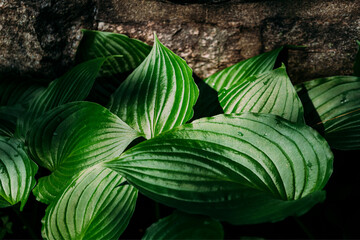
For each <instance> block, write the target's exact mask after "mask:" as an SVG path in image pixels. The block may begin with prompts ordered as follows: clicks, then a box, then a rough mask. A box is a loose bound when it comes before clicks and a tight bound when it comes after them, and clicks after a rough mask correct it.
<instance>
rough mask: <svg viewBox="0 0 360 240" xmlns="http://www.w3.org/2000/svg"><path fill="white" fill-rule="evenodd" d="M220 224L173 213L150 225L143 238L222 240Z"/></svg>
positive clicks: (150, 239) (198, 217)
mask: <svg viewBox="0 0 360 240" xmlns="http://www.w3.org/2000/svg"><path fill="white" fill-rule="evenodd" d="M223 238H224V230H223V227H222V225H221V223H220V222H218V221H216V220H214V219H212V218H209V217H205V216H200V215H190V214H187V213H184V212H180V211H175V212H174V213H173V214H171V215H170V216H168V217H166V218H163V219H160V220H159V221H158V222H157V223H154V224H153V225H151V226H150V227H149V228H148V229H147V230H146V233H145V235H144V236H143V238H142V239H143V240H146V239H149V240H152V239H158V240H161V239H223Z"/></svg>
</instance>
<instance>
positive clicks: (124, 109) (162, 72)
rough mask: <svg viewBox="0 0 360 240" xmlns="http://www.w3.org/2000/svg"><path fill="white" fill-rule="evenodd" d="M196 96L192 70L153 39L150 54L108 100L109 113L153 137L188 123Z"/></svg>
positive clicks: (147, 136)
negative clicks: (109, 100) (109, 101)
mask: <svg viewBox="0 0 360 240" xmlns="http://www.w3.org/2000/svg"><path fill="white" fill-rule="evenodd" d="M197 97H198V89H197V87H196V84H195V83H194V80H193V78H192V70H191V69H190V68H189V67H188V65H187V64H186V62H185V61H184V60H183V59H181V58H180V57H178V56H176V55H175V54H174V53H173V52H171V51H170V50H169V49H167V48H166V47H165V46H163V45H162V44H161V43H160V42H159V40H158V39H157V38H156V36H155V43H154V46H153V49H152V50H151V52H150V54H149V55H148V56H147V58H146V59H145V60H144V61H143V62H142V63H141V64H140V66H139V67H137V68H136V69H135V70H134V72H133V73H132V74H131V75H130V76H129V77H128V78H127V79H126V80H125V82H124V83H123V84H122V85H121V86H120V87H119V88H118V89H117V90H116V92H115V93H114V95H113V96H112V97H111V104H110V110H111V111H112V112H113V113H115V114H116V115H118V116H119V117H120V118H121V119H122V120H124V121H125V122H126V123H127V124H129V125H130V126H131V127H133V128H135V129H136V130H138V131H139V132H141V133H143V134H144V135H145V137H146V138H152V137H154V136H156V135H158V134H160V133H161V132H164V131H167V130H170V129H172V128H174V127H176V126H179V125H181V124H183V123H185V122H186V121H188V120H190V118H191V117H192V116H193V109H192V108H193V106H194V104H195V102H196V99H197Z"/></svg>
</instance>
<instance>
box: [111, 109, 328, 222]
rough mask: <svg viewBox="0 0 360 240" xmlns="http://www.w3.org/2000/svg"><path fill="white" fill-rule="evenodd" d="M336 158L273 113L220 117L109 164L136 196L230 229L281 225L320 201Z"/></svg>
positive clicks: (316, 138)
mask: <svg viewBox="0 0 360 240" xmlns="http://www.w3.org/2000/svg"><path fill="white" fill-rule="evenodd" d="M332 162H333V155H332V153H331V151H330V149H329V146H328V145H327V143H326V141H325V140H324V139H323V138H322V137H321V136H320V135H319V134H318V133H317V132H316V131H315V130H313V129H312V128H310V127H308V126H307V125H304V124H299V123H292V122H289V121H287V120H285V119H283V118H280V117H277V116H274V115H270V114H254V113H243V114H239V115H218V116H216V117H213V118H205V119H200V120H197V121H195V122H193V123H191V124H186V125H183V126H181V127H178V128H176V129H174V130H172V131H169V132H167V133H164V134H161V135H159V136H158V137H156V138H153V139H150V140H148V141H145V142H142V143H140V144H138V145H137V146H135V147H133V148H131V149H130V150H128V151H126V152H125V153H124V154H122V155H121V156H120V158H116V159H114V160H112V161H110V162H108V163H107V166H109V167H110V168H111V169H114V170H115V171H118V172H119V173H120V174H122V175H123V176H124V177H125V178H126V179H127V180H128V181H129V182H130V183H131V184H133V185H134V186H136V187H137V188H138V189H139V191H140V192H142V193H143V194H145V195H147V196H149V197H150V198H153V199H154V200H156V201H159V202H161V203H163V204H166V205H169V206H172V207H176V208H178V209H180V210H183V211H186V212H191V213H198V214H205V215H209V216H212V217H215V218H219V219H221V220H226V221H229V222H231V223H234V224H252V223H260V222H266V221H278V220H281V219H283V218H285V217H287V216H290V215H300V214H303V213H305V212H306V211H307V210H309V209H310V208H311V207H312V206H313V205H314V204H316V203H317V202H319V201H322V200H324V197H325V193H324V192H323V191H322V188H323V187H324V186H325V184H326V182H327V181H328V179H329V177H330V175H331V172H332Z"/></svg>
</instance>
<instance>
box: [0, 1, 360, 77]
mask: <svg viewBox="0 0 360 240" xmlns="http://www.w3.org/2000/svg"><path fill="white" fill-rule="evenodd" d="M81 28H90V29H97V30H103V31H112V32H118V33H123V34H126V35H128V36H130V37H134V38H138V39H140V40H143V41H145V42H147V43H149V44H152V41H153V32H156V33H157V35H158V37H159V39H160V41H162V42H163V43H164V44H165V45H166V46H167V47H169V48H170V49H172V50H173V51H174V52H175V53H177V54H179V55H180V56H181V57H183V58H185V59H186V60H187V61H188V63H189V65H190V66H191V67H192V68H193V70H194V72H195V73H196V74H197V75H198V76H200V77H202V78H205V77H207V76H209V75H211V74H212V73H214V72H216V71H218V70H220V69H223V68H225V67H227V66H230V65H232V64H235V63H236V62H238V61H240V60H243V59H246V58H249V57H252V56H254V55H257V54H259V53H262V52H264V51H269V50H271V49H273V48H275V47H278V46H281V45H284V44H292V45H305V46H307V48H305V49H299V50H289V52H288V65H289V68H288V71H289V74H290V76H291V78H292V80H293V81H294V82H298V81H304V80H309V79H312V78H315V77H319V76H330V75H339V74H351V72H352V65H353V60H354V57H355V53H356V50H357V45H356V43H355V40H358V39H360V1H358V0H334V1H325V0H319V1H306V0H304V1H300V0H292V1H271V0H269V1H255V0H252V1H241V0H228V1H226V0H213V1H206V0H198V1H191V0H188V1H181V0H177V1H176V0H172V1H165V0H164V1H159V0H131V1H130V0H98V1H95V0H76V1H75V0H61V1H51V0H38V1H31V0H24V1H19V0H8V1H6V0H5V1H4V0H1V1H0V30H1V35H0V71H8V70H11V71H18V72H20V73H22V74H38V75H43V76H45V77H54V76H58V75H59V74H61V73H63V72H64V71H65V70H66V69H68V68H69V67H70V66H71V63H72V60H73V57H74V53H75V49H76V46H77V44H78V41H79V39H80V38H81V35H80V31H79V30H80V29H81Z"/></svg>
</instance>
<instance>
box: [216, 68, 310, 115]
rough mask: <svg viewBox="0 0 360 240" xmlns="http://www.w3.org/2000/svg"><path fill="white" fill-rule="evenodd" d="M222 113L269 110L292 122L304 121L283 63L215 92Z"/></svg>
mask: <svg viewBox="0 0 360 240" xmlns="http://www.w3.org/2000/svg"><path fill="white" fill-rule="evenodd" d="M219 101H220V104H221V106H222V107H223V109H224V112H225V113H241V112H255V113H271V114H274V115H278V116H280V117H283V118H285V119H288V120H290V121H292V122H304V113H303V112H304V111H303V107H302V104H301V101H300V99H299V97H298V95H297V93H296V90H295V89H294V87H293V85H292V83H291V81H290V79H289V77H288V75H287V73H286V69H285V66H284V65H283V66H282V67H280V68H278V69H275V70H272V71H268V72H266V73H263V74H260V75H258V76H256V77H255V76H253V77H250V78H248V79H247V80H246V81H243V82H241V83H239V84H235V85H233V86H231V87H230V88H229V89H227V90H224V91H222V92H221V93H220V94H219Z"/></svg>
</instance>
